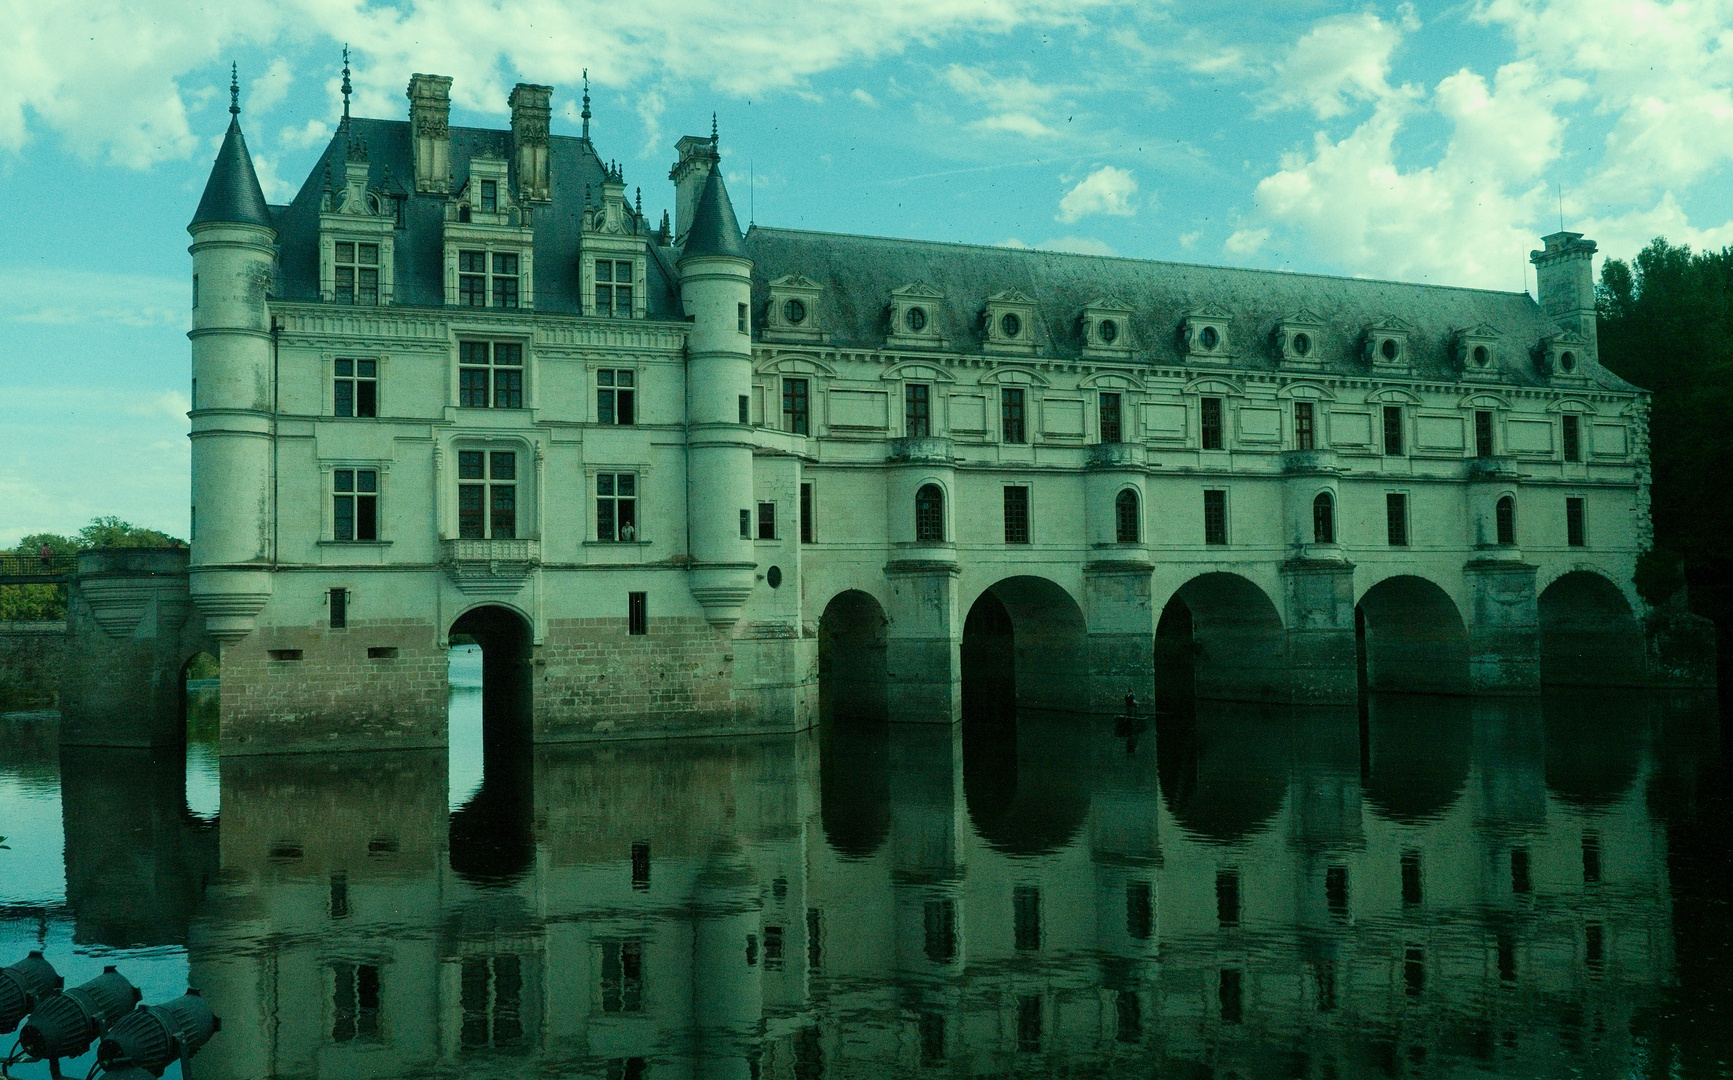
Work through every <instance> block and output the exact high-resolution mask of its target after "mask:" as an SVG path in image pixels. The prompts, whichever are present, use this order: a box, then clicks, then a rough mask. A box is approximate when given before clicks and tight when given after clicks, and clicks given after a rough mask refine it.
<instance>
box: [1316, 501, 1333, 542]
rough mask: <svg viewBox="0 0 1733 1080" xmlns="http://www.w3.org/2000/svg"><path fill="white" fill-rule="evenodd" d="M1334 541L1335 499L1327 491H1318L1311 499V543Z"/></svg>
mask: <svg viewBox="0 0 1733 1080" xmlns="http://www.w3.org/2000/svg"><path fill="white" fill-rule="evenodd" d="M1335 542H1336V500H1334V499H1332V498H1330V493H1329V492H1328V491H1320V492H1318V494H1317V496H1316V497H1314V498H1313V499H1312V543H1314V544H1334V543H1335Z"/></svg>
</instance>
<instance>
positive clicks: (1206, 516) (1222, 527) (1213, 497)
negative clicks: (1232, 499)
mask: <svg viewBox="0 0 1733 1080" xmlns="http://www.w3.org/2000/svg"><path fill="white" fill-rule="evenodd" d="M1203 542H1204V543H1206V544H1225V543H1227V542H1228V493H1227V492H1225V491H1206V492H1204V493H1203Z"/></svg>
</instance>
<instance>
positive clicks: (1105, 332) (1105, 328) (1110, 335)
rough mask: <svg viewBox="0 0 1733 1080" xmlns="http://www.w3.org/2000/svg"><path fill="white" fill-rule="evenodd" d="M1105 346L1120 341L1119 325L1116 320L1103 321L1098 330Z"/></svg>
mask: <svg viewBox="0 0 1733 1080" xmlns="http://www.w3.org/2000/svg"><path fill="white" fill-rule="evenodd" d="M1098 332H1099V333H1100V335H1101V343H1102V344H1103V345H1111V344H1113V343H1114V342H1115V341H1118V340H1119V323H1118V322H1117V321H1116V320H1114V319H1102V320H1101V325H1100V327H1099V328H1098Z"/></svg>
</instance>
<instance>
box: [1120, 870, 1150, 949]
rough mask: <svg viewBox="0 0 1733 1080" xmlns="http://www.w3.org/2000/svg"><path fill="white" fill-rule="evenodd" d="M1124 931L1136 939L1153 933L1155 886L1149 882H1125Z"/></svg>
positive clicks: (1143, 938) (1138, 939)
mask: <svg viewBox="0 0 1733 1080" xmlns="http://www.w3.org/2000/svg"><path fill="white" fill-rule="evenodd" d="M1125 933H1126V936H1127V937H1130V938H1133V939H1135V940H1137V941H1148V940H1149V939H1150V938H1151V937H1153V936H1154V934H1155V886H1154V885H1152V884H1151V883H1150V882H1147V881H1128V882H1126V883H1125Z"/></svg>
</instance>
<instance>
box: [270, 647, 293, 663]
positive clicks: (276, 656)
mask: <svg viewBox="0 0 1733 1080" xmlns="http://www.w3.org/2000/svg"><path fill="white" fill-rule="evenodd" d="M266 651H267V652H268V653H269V654H270V657H271V659H273V660H281V661H289V660H299V659H301V650H300V649H268V650H266Z"/></svg>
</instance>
